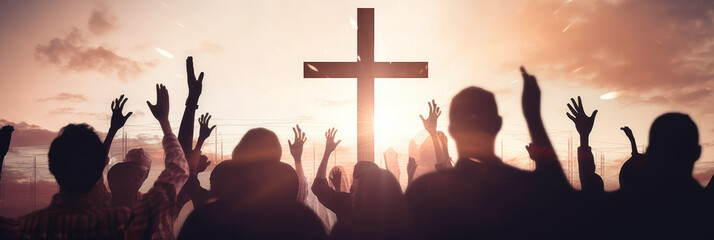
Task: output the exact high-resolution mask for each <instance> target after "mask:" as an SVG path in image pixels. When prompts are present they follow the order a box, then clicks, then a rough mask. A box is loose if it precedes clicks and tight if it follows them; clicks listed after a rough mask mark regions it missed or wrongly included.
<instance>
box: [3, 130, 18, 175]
mask: <svg viewBox="0 0 714 240" xmlns="http://www.w3.org/2000/svg"><path fill="white" fill-rule="evenodd" d="M13 131H15V128H13V127H12V126H10V125H6V126H4V127H2V128H0V167H1V164H2V160H3V158H4V157H5V155H6V154H7V151H9V150H10V139H11V137H12V132H13Z"/></svg>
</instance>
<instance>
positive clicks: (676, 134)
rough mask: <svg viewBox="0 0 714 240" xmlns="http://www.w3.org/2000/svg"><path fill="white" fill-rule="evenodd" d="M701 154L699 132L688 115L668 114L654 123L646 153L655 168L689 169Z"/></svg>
mask: <svg viewBox="0 0 714 240" xmlns="http://www.w3.org/2000/svg"><path fill="white" fill-rule="evenodd" d="M700 154H701V146H699V131H698V130H697V125H696V124H695V123H694V121H692V119H691V118H690V117H689V116H688V115H686V114H681V113H666V114H663V115H662V116H659V117H658V118H657V119H655V121H654V122H653V123H652V127H651V128H650V139H649V145H648V146H647V152H646V155H647V161H648V162H650V163H653V164H654V165H655V166H656V165H662V166H666V167H668V168H679V167H681V168H684V169H688V168H692V167H693V165H694V162H695V161H696V160H697V159H699V156H700ZM689 174H691V172H690V173H689Z"/></svg>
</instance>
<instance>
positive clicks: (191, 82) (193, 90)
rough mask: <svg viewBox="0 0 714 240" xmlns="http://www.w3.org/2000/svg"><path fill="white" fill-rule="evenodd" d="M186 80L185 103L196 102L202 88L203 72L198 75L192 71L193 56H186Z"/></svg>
mask: <svg viewBox="0 0 714 240" xmlns="http://www.w3.org/2000/svg"><path fill="white" fill-rule="evenodd" d="M186 80H187V82H188V99H187V100H186V104H198V98H199V97H200V96H201V91H202V90H203V72H201V73H200V74H199V75H198V79H196V74H195V73H194V72H193V57H188V58H186Z"/></svg>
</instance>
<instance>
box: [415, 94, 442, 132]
mask: <svg viewBox="0 0 714 240" xmlns="http://www.w3.org/2000/svg"><path fill="white" fill-rule="evenodd" d="M427 103H428V104H429V116H428V117H427V118H426V119H424V116H422V115H421V114H419V118H421V122H422V123H423V124H424V129H426V131H427V132H429V133H430V134H435V133H436V123H437V119H438V118H439V116H441V108H440V107H437V106H436V102H435V101H434V99H432V100H431V102H427Z"/></svg>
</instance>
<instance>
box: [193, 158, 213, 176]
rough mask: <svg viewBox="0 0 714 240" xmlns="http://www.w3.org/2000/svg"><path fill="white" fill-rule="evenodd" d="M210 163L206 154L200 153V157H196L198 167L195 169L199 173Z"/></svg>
mask: <svg viewBox="0 0 714 240" xmlns="http://www.w3.org/2000/svg"><path fill="white" fill-rule="evenodd" d="M210 165H211V161H208V156H206V155H201V157H199V158H198V168H197V169H196V171H197V172H199V173H201V172H203V171H206V168H208V166H210Z"/></svg>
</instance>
